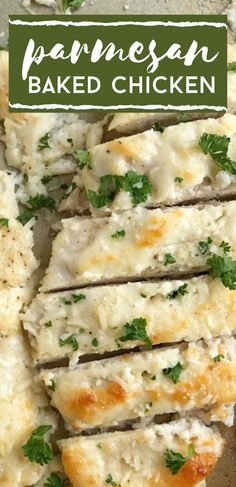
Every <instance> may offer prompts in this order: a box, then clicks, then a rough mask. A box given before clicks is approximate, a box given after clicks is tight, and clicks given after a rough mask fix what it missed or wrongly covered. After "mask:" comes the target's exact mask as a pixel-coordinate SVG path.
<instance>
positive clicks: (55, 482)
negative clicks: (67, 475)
mask: <svg viewBox="0 0 236 487" xmlns="http://www.w3.org/2000/svg"><path fill="white" fill-rule="evenodd" d="M43 487H66V483H65V482H64V481H63V480H62V479H61V477H59V475H58V474H57V473H55V472H52V473H51V474H50V475H49V477H48V478H47V480H46V482H45V483H44V484H43Z"/></svg>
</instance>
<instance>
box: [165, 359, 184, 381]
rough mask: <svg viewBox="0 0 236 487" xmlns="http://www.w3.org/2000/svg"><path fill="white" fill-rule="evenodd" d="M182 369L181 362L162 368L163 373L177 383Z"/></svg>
mask: <svg viewBox="0 0 236 487" xmlns="http://www.w3.org/2000/svg"><path fill="white" fill-rule="evenodd" d="M182 370H184V368H183V366H182V364H181V363H180V362H178V363H177V364H176V365H175V366H174V367H168V368H167V369H163V371H162V372H163V374H164V375H166V376H167V377H169V379H171V380H172V382H174V384H177V383H178V382H179V381H180V374H181V372H182Z"/></svg>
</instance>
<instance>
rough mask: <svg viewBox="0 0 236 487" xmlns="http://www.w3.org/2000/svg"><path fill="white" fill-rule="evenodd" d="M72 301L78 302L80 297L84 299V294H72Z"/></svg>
mask: <svg viewBox="0 0 236 487" xmlns="http://www.w3.org/2000/svg"><path fill="white" fill-rule="evenodd" d="M72 298H73V301H74V303H79V301H81V300H82V299H86V296H85V294H72Z"/></svg>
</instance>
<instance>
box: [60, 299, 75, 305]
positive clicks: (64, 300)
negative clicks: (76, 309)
mask: <svg viewBox="0 0 236 487" xmlns="http://www.w3.org/2000/svg"><path fill="white" fill-rule="evenodd" d="M61 300H62V302H63V303H64V304H65V305H66V306H70V305H71V304H72V303H71V301H70V300H69V299H67V298H61Z"/></svg>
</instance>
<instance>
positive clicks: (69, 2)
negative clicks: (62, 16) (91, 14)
mask: <svg viewBox="0 0 236 487" xmlns="http://www.w3.org/2000/svg"><path fill="white" fill-rule="evenodd" d="M84 1H85V0H62V6H63V10H64V12H66V10H67V9H68V8H71V9H73V10H74V9H76V8H79V7H81V5H82V3H84Z"/></svg>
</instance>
